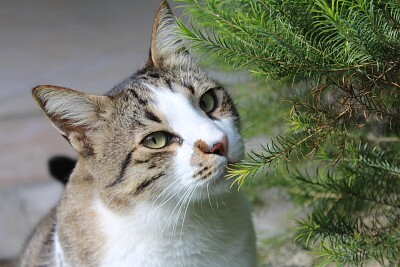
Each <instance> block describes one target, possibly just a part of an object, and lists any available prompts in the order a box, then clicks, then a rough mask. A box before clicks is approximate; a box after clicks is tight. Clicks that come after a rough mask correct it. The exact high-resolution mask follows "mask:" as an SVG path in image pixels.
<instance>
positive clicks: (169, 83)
mask: <svg viewBox="0 0 400 267" xmlns="http://www.w3.org/2000/svg"><path fill="white" fill-rule="evenodd" d="M165 82H166V83H167V85H168V88H169V90H171V92H174V89H173V88H172V81H171V80H170V79H166V80H165Z"/></svg>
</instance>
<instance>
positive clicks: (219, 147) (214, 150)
mask: <svg viewBox="0 0 400 267" xmlns="http://www.w3.org/2000/svg"><path fill="white" fill-rule="evenodd" d="M196 147H197V148H198V149H200V150H201V151H202V152H204V153H205V154H215V155H219V156H224V157H226V156H227V155H228V138H227V137H226V136H224V137H223V138H222V140H221V141H219V142H216V143H214V144H213V146H212V147H211V148H210V147H209V146H208V145H207V144H205V143H204V142H203V141H197V142H196Z"/></svg>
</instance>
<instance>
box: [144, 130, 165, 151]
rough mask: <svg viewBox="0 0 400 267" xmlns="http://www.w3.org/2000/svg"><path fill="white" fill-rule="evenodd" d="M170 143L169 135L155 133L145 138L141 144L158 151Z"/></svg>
mask: <svg viewBox="0 0 400 267" xmlns="http://www.w3.org/2000/svg"><path fill="white" fill-rule="evenodd" d="M170 141H171V135H170V134H169V133H166V132H155V133H151V134H149V135H148V136H146V137H145V138H144V139H143V141H142V144H143V145H144V146H145V147H148V148H152V149H158V148H163V147H165V146H166V145H168V144H169V142H170Z"/></svg>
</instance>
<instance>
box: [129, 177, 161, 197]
mask: <svg viewBox="0 0 400 267" xmlns="http://www.w3.org/2000/svg"><path fill="white" fill-rule="evenodd" d="M164 175H165V173H163V172H162V173H160V174H158V175H156V176H153V177H152V178H150V179H148V180H145V181H144V182H142V183H141V184H140V185H139V186H138V187H136V190H135V192H134V194H135V195H139V194H140V193H142V192H143V190H144V189H145V188H146V187H148V186H149V185H151V184H152V183H153V182H155V181H156V180H157V179H159V178H160V177H162V176H164Z"/></svg>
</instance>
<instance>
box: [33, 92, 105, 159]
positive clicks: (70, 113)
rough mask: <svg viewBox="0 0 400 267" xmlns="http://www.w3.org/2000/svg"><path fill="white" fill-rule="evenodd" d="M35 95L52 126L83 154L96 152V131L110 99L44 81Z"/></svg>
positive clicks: (101, 122) (103, 117) (103, 120)
mask: <svg viewBox="0 0 400 267" xmlns="http://www.w3.org/2000/svg"><path fill="white" fill-rule="evenodd" d="M32 94H33V97H34V98H35V100H36V102H37V104H38V105H39V107H40V108H41V109H42V111H43V113H44V114H45V115H46V117H47V118H48V119H49V120H50V121H51V123H52V124H53V126H54V127H55V128H56V129H57V130H58V131H59V132H60V133H61V135H62V136H64V138H66V139H67V140H68V142H69V144H70V145H71V146H72V147H73V148H74V149H75V150H76V151H77V152H78V153H79V154H81V155H83V156H91V155H93V146H92V144H93V140H94V138H95V137H94V136H93V134H94V133H95V132H96V131H97V130H98V129H100V128H101V127H102V125H104V123H105V121H106V119H107V110H108V108H107V107H109V106H110V105H111V100H110V99H109V98H108V97H107V96H96V95H89V94H84V93H81V92H78V91H74V90H71V89H68V88H63V87H58V86H51V85H41V86H38V87H35V88H34V89H33V90H32Z"/></svg>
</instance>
